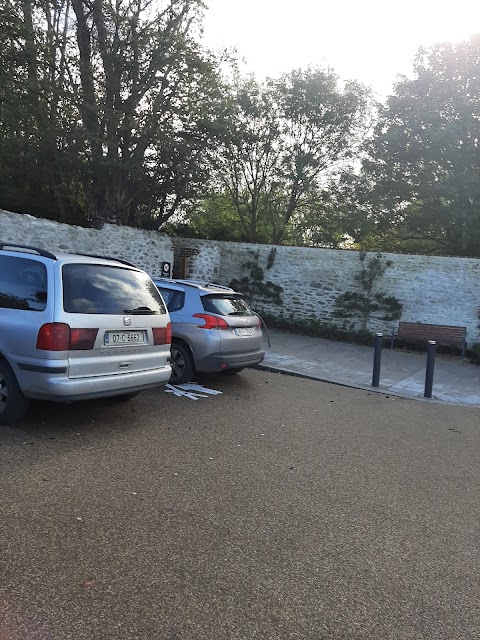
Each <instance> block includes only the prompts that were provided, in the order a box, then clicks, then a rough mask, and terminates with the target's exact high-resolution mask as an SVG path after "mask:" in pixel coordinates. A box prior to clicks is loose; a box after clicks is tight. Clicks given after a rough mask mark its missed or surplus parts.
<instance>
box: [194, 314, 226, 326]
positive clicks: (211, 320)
mask: <svg viewBox="0 0 480 640" xmlns="http://www.w3.org/2000/svg"><path fill="white" fill-rule="evenodd" d="M193 317H194V318H202V320H205V324H199V325H198V327H199V328H200V329H229V328H230V327H229V325H228V323H227V322H225V320H224V319H223V318H219V317H218V316H209V315H208V313H194V314H193Z"/></svg>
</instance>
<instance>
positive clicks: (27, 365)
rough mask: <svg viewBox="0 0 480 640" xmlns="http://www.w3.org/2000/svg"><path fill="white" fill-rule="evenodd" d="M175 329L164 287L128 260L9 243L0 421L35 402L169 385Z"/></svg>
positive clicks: (1, 266)
mask: <svg viewBox="0 0 480 640" xmlns="http://www.w3.org/2000/svg"><path fill="white" fill-rule="evenodd" d="M170 342H171V324H170V318H169V315H168V312H167V310H166V308H165V305H164V303H163V300H162V298H161V296H160V295H159V293H158V290H157V288H156V287H155V285H154V284H153V282H152V281H151V279H150V278H149V277H148V275H147V274H146V273H145V272H144V271H142V270H141V269H138V268H136V267H134V266H133V265H130V264H129V263H126V262H124V261H121V260H115V259H110V258H101V257H96V256H84V255H54V254H52V253H49V252H47V251H43V250H42V249H35V248H33V247H21V246H18V245H12V244H9V245H1V244H0V423H8V422H14V421H16V420H18V419H20V418H21V417H22V416H23V415H24V414H25V412H26V411H27V409H28V404H29V400H30V398H40V399H47V400H56V401H67V402H69V401H73V400H85V399H89V398H99V397H105V396H118V397H120V398H123V399H129V398H131V397H133V396H134V395H137V393H139V392H140V391H141V390H143V389H148V388H150V387H155V386H158V385H162V384H165V383H166V382H168V380H169V378H170V375H171V365H170Z"/></svg>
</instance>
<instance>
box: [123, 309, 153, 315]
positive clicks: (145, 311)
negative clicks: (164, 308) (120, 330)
mask: <svg viewBox="0 0 480 640" xmlns="http://www.w3.org/2000/svg"><path fill="white" fill-rule="evenodd" d="M123 313H130V314H131V315H137V314H138V315H141V314H148V313H157V312H156V311H154V310H153V309H150V307H135V309H124V310H123Z"/></svg>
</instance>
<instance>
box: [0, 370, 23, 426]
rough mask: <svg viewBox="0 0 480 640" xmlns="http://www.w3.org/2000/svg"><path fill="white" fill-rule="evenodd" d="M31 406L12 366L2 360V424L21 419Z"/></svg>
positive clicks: (0, 391)
mask: <svg viewBox="0 0 480 640" xmlns="http://www.w3.org/2000/svg"><path fill="white" fill-rule="evenodd" d="M29 407H30V400H29V399H28V398H26V397H25V396H24V395H23V393H22V392H21V391H20V387H19V386H18V382H17V379H16V378H15V374H14V373H13V371H12V370H11V368H10V366H9V365H8V364H7V363H6V362H3V361H2V360H0V424H12V423H15V422H17V421H18V420H21V419H22V418H23V417H24V416H25V414H26V413H27V411H28V408H29Z"/></svg>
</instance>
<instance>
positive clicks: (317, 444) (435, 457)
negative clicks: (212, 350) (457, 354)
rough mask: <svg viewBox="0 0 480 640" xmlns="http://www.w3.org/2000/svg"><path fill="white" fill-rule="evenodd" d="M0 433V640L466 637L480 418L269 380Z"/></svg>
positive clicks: (250, 377) (74, 410) (153, 398)
mask: <svg viewBox="0 0 480 640" xmlns="http://www.w3.org/2000/svg"><path fill="white" fill-rule="evenodd" d="M202 382H203V383H204V384H205V385H206V386H210V387H213V388H216V389H219V390H221V391H223V393H222V395H219V396H216V397H208V398H201V399H199V400H198V401H192V400H189V399H187V398H179V397H174V396H172V395H169V394H166V393H164V392H163V391H162V390H155V391H150V392H145V393H143V394H142V395H141V396H139V397H138V398H136V399H135V400H133V401H132V402H130V403H120V402H114V401H111V400H109V401H103V402H96V403H88V404H82V405H72V406H60V405H52V404H48V403H37V404H35V405H34V407H33V410H32V413H31V414H30V417H29V419H28V420H27V421H25V422H23V423H22V424H20V425H18V426H17V427H16V428H6V427H3V428H1V430H0V475H1V494H0V496H1V497H0V506H1V521H0V549H1V554H0V640H37V639H39V640H63V639H67V638H72V639H75V640H84V639H85V640H86V639H95V640H97V639H98V640H127V639H128V640H136V639H142V640H156V639H159V640H207V639H208V640H227V639H228V640H230V639H232V640H233V639H238V640H251V639H254V638H255V639H265V640H267V639H268V640H277V639H278V640H280V639H282V640H283V639H299V640H305V639H312V640H323V639H328V640H336V639H343V640H354V639H355V640H356V639H362V640H363V639H375V640H386V639H388V640H396V639H402V640H403V639H412V640H419V639H426V640H427V639H428V640H435V639H437V638H438V639H445V640H457V639H458V640H470V639H478V638H480V631H479V630H480V586H479V575H480V566H479V565H480V562H479V533H480V527H479V523H480V506H479V505H480V499H479V496H480V466H479V463H478V451H479V449H480V424H479V410H478V409H474V408H461V407H453V406H441V405H438V404H428V403H423V402H416V401H414V400H406V399H402V398H396V397H389V396H388V395H387V396H383V395H379V394H370V393H368V392H366V391H359V390H355V389H348V388H343V387H338V386H333V385H328V384H325V383H320V382H315V381H312V380H303V379H299V378H292V377H288V376H283V375H279V374H273V373H268V372H264V371H254V370H252V371H245V372H243V373H242V374H240V375H239V376H235V377H232V378H216V377H208V378H204V379H202Z"/></svg>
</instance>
